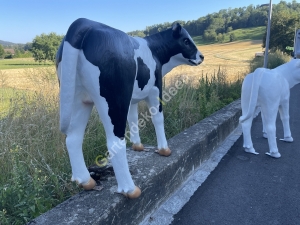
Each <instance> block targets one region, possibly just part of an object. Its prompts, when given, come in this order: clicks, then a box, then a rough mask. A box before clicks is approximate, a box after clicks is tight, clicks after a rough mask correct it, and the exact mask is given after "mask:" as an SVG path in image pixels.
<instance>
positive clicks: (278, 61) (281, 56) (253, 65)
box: [250, 50, 291, 72]
mask: <svg viewBox="0 0 300 225" xmlns="http://www.w3.org/2000/svg"><path fill="white" fill-rule="evenodd" d="M290 59H291V57H290V56H289V55H287V54H285V53H282V52H280V51H278V50H277V51H275V52H271V53H269V55H268V64H267V68H269V69H274V68H276V67H277V66H280V65H282V64H284V63H286V62H288V61H290ZM263 66H264V57H255V58H253V60H252V61H251V62H250V72H253V71H254V70H255V69H257V68H259V67H263Z"/></svg>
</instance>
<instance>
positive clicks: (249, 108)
mask: <svg viewBox="0 0 300 225" xmlns="http://www.w3.org/2000/svg"><path fill="white" fill-rule="evenodd" d="M299 82H300V60H299V59H292V60H291V61H289V62H287V63H285V64H283V65H281V66H278V67H276V68H275V69H265V68H258V69H256V70H255V71H254V72H253V73H250V74H248V75H247V76H246V77H245V79H244V81H243V85H242V96H241V104H242V116H241V117H240V123H241V124H242V129H243V137H244V145H243V147H244V148H245V151H246V152H249V153H253V154H258V153H257V152H256V151H255V149H254V148H253V143H252V140H251V133H250V131H251V125H252V120H253V118H254V115H255V114H256V113H257V112H259V109H261V116H262V121H263V136H264V137H266V138H268V143H269V152H267V153H266V154H267V155H270V156H272V157H274V158H279V157H281V155H280V153H279V152H278V148H277V143H276V117H277V112H278V109H279V113H280V118H281V120H282V124H283V129H284V138H283V139H280V140H281V141H286V142H293V138H292V136H291V131H290V124H289V98H290V88H292V87H293V86H294V85H296V84H298V83H299Z"/></svg>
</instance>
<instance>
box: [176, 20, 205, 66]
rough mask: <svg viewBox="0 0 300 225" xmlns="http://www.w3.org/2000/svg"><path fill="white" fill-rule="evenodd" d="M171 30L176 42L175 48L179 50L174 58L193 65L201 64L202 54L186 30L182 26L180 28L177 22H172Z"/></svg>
mask: <svg viewBox="0 0 300 225" xmlns="http://www.w3.org/2000/svg"><path fill="white" fill-rule="evenodd" d="M172 32H173V33H172V35H173V38H174V40H175V42H176V50H177V51H179V52H178V54H177V55H176V56H175V57H176V60H180V61H182V63H181V64H188V65H195V66H197V65H199V64H201V63H202V62H203V60H204V56H203V55H202V53H201V52H200V51H199V50H198V49H197V47H196V45H195V43H194V41H193V39H192V38H191V36H190V35H189V34H188V32H187V31H186V30H185V29H184V28H182V27H181V25H180V24H179V23H174V24H173V26H172ZM180 53H181V54H180ZM180 57H181V59H180Z"/></svg>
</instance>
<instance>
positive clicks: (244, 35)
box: [193, 26, 266, 45]
mask: <svg viewBox="0 0 300 225" xmlns="http://www.w3.org/2000/svg"><path fill="white" fill-rule="evenodd" d="M265 30H266V27H265V26H260V27H251V28H242V29H236V30H233V31H230V32H229V33H227V34H224V35H225V37H224V41H223V43H228V42H229V37H230V35H231V34H234V36H235V41H242V40H260V41H262V39H263V36H264V33H265ZM193 40H194V42H195V43H196V45H207V44H217V43H216V42H215V41H205V40H203V36H202V35H200V36H194V37H193Z"/></svg>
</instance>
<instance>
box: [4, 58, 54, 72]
mask: <svg viewBox="0 0 300 225" xmlns="http://www.w3.org/2000/svg"><path fill="white" fill-rule="evenodd" d="M45 66H53V63H52V62H46V63H38V62H35V61H34V59H33V58H16V59H0V70H6V69H21V68H33V67H34V68H36V67H45Z"/></svg>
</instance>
